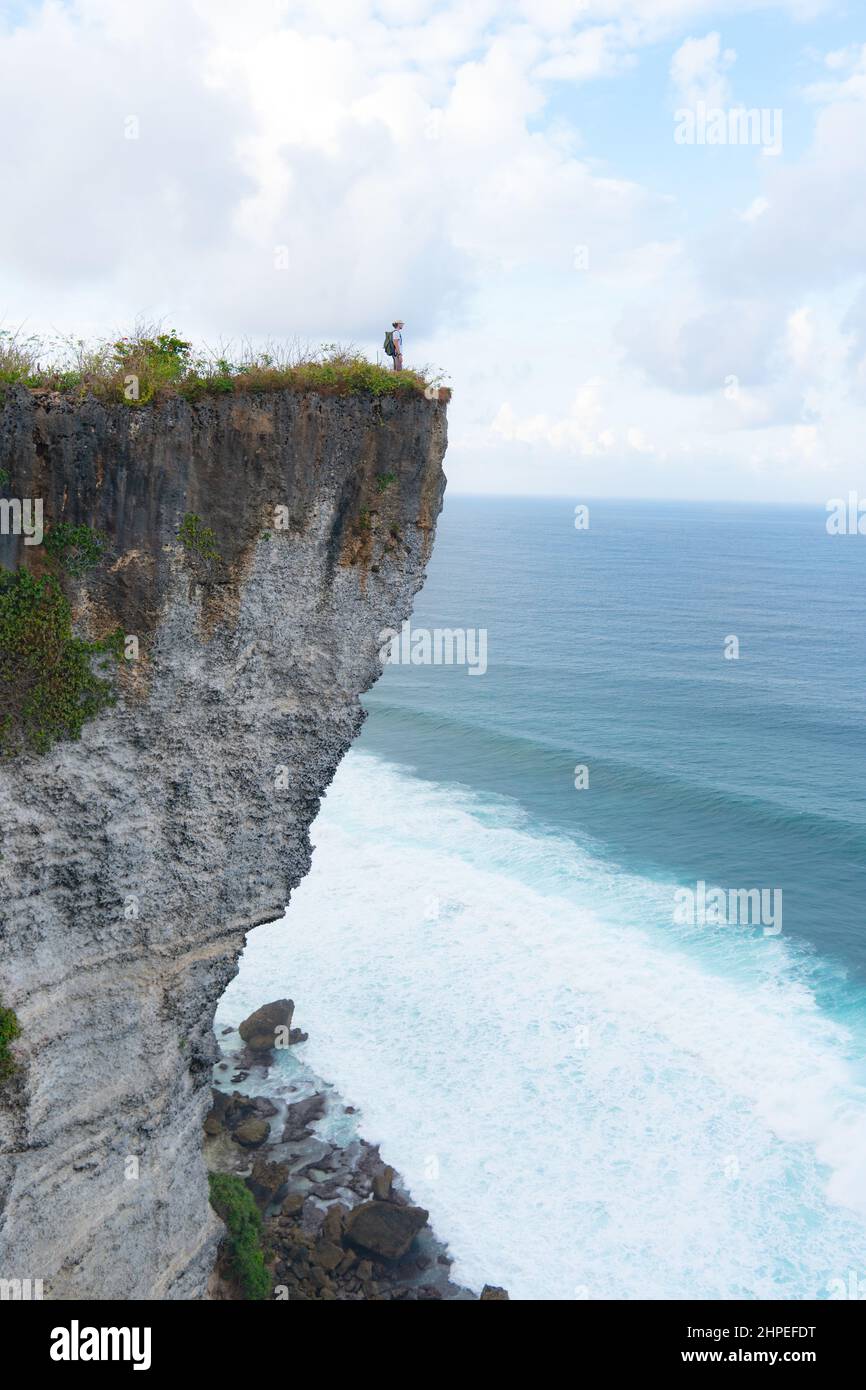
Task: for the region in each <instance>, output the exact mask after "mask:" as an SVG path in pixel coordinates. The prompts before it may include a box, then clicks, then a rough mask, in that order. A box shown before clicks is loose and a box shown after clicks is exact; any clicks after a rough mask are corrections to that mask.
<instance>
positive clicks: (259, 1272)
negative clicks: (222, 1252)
mask: <svg viewBox="0 0 866 1390" xmlns="http://www.w3.org/2000/svg"><path fill="white" fill-rule="evenodd" d="M208 1182H209V1184H210V1200H211V1206H212V1207H213V1209H214V1211H215V1212H216V1213H217V1215H218V1216H220V1217H222V1219H223V1221H224V1222H225V1223H226V1226H227V1227H228V1233H229V1259H230V1261H231V1270H232V1274H233V1275H234V1277H235V1279H237V1281H238V1284H239V1285H240V1287H241V1289H242V1290H243V1293H244V1296H245V1297H246V1298H249V1299H258V1300H261V1299H265V1298H269V1297H270V1294H271V1278H270V1275H269V1274H268V1271H267V1269H266V1268H265V1257H264V1252H263V1249H262V1218H261V1215H260V1214H259V1209H258V1207H257V1206H256V1203H255V1199H254V1198H253V1194H252V1193H251V1192H250V1190H249V1188H248V1187H247V1186H246V1184H245V1183H244V1181H243V1179H242V1178H239V1177H236V1176H235V1174H234V1173H209V1174H208Z"/></svg>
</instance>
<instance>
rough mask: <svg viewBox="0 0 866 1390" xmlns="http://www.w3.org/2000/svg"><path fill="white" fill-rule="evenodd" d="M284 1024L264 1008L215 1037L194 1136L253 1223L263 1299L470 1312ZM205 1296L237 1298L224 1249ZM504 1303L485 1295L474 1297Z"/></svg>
mask: <svg viewBox="0 0 866 1390" xmlns="http://www.w3.org/2000/svg"><path fill="white" fill-rule="evenodd" d="M293 1013H294V1004H293V1003H292V1001H291V1000H290V999H281V1000H276V1001H274V1002H273V1003H271V1004H267V1005H264V1006H263V1007H262V1008H261V1009H258V1010H256V1012H255V1013H254V1014H251V1015H250V1017H249V1018H247V1019H245V1020H244V1021H243V1023H241V1024H240V1027H239V1028H238V1029H237V1030H235V1029H231V1028H229V1029H225V1030H224V1031H223V1035H222V1037H221V1039H220V1044H221V1052H222V1056H221V1059H220V1061H219V1062H218V1063H217V1065H216V1067H215V1069H214V1088H213V1105H212V1108H211V1110H210V1112H209V1114H208V1116H207V1118H206V1120H205V1126H204V1133H205V1139H204V1157H205V1163H206V1165H207V1167H208V1168H209V1169H210V1170H211V1171H212V1172H221V1173H231V1174H234V1175H236V1176H237V1177H239V1178H242V1179H243V1181H244V1182H245V1184H246V1186H247V1188H248V1189H249V1191H250V1192H251V1194H252V1196H253V1198H254V1200H255V1203H256V1206H257V1207H258V1209H259V1211H260V1213H261V1216H262V1223H263V1238H264V1239H263V1244H264V1248H265V1258H266V1264H267V1269H268V1272H269V1277H270V1279H271V1281H272V1293H271V1297H272V1298H274V1299H275V1300H288V1301H292V1300H302V1301H304V1300H311V1299H312V1300H320V1301H326V1302H330V1301H347V1302H366V1301H373V1302H383V1301H391V1300H400V1301H428V1300H433V1301H439V1300H442V1299H450V1300H455V1301H463V1302H468V1301H473V1302H474V1301H476V1300H477V1299H479V1295H478V1294H476V1293H474V1292H473V1291H472V1290H471V1289H467V1288H463V1287H462V1286H460V1285H459V1284H455V1283H453V1282H452V1280H451V1278H450V1266H451V1263H452V1261H451V1257H450V1255H449V1253H448V1250H447V1248H446V1247H445V1246H444V1245H443V1244H442V1242H441V1241H439V1240H438V1239H437V1237H436V1235H435V1234H434V1232H433V1231H432V1229H431V1228H430V1225H429V1222H428V1213H427V1212H426V1211H425V1210H424V1208H423V1207H419V1206H416V1205H414V1203H413V1202H412V1199H411V1195H410V1194H409V1192H408V1191H407V1189H406V1187H405V1185H404V1184H403V1182H402V1180H401V1179H400V1177H399V1175H398V1174H397V1173H395V1171H394V1169H393V1168H391V1167H390V1166H389V1165H388V1164H387V1163H385V1161H384V1160H383V1159H382V1157H381V1155H380V1153H379V1149H378V1146H376V1145H374V1144H370V1143H368V1142H367V1140H365V1139H363V1138H361V1136H360V1135H359V1134H358V1131H357V1119H356V1112H355V1110H354V1108H353V1107H352V1106H351V1105H347V1104H345V1102H344V1101H343V1099H342V1098H341V1097H340V1096H339V1095H338V1094H337V1092H336V1091H335V1090H334V1088H333V1087H332V1086H330V1085H328V1084H327V1083H326V1082H323V1081H322V1080H321V1078H320V1077H318V1076H316V1075H315V1074H314V1073H313V1072H312V1071H311V1070H310V1068H309V1067H308V1066H307V1065H306V1064H305V1062H304V1060H303V1057H302V1054H301V1052H300V1051H299V1048H298V1045H299V1044H300V1043H302V1042H304V1041H306V1037H307V1035H306V1034H305V1033H303V1032H301V1030H300V1029H295V1028H292V1026H291V1025H292V1017H293ZM229 1087H231V1088H232V1089H229ZM208 1292H209V1296H210V1297H211V1298H216V1299H237V1298H242V1297H243V1294H242V1292H241V1291H240V1290H239V1289H238V1287H237V1286H236V1284H235V1282H234V1280H233V1278H232V1274H231V1263H230V1259H229V1257H228V1253H227V1249H226V1247H225V1245H224V1246H223V1248H222V1249H221V1252H220V1256H219V1259H218V1261H217V1266H216V1269H215V1270H214V1274H213V1276H212V1278H211V1283H210V1287H209V1291H208ZM507 1298H508V1294H507V1293H506V1292H505V1291H504V1290H503V1289H500V1288H497V1287H494V1286H491V1285H486V1286H485V1288H484V1289H483V1291H482V1293H481V1294H480V1299H481V1300H482V1301H500V1300H504V1299H507Z"/></svg>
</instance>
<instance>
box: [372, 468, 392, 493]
mask: <svg viewBox="0 0 866 1390" xmlns="http://www.w3.org/2000/svg"><path fill="white" fill-rule="evenodd" d="M396 481H397V474H396V473H380V474H379V475H378V476H377V478H376V488H377V490H378V491H379V492H387V491H388V488H389V487H390V486H391V484H392V483H396Z"/></svg>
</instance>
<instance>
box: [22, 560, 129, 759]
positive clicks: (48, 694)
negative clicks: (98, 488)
mask: <svg viewBox="0 0 866 1390" xmlns="http://www.w3.org/2000/svg"><path fill="white" fill-rule="evenodd" d="M115 642H116V634H113V635H112V637H111V638H108V639H106V641H104V642H85V641H82V639H81V638H78V637H74V636H73V634H72V610H71V608H70V606H69V602H68V600H67V599H66V597H65V596H64V594H63V591H62V590H61V588H60V585H59V584H58V583H57V580H56V579H54V578H52V577H51V576H50V575H47V576H46V577H45V578H44V579H34V577H33V576H32V575H31V574H29V573H28V571H27V570H17V571H15V572H14V573H10V572H9V571H6V570H2V571H0V756H7V757H8V756H10V755H12V754H15V753H19V752H23V751H25V750H27V749H29V750H31V751H33V752H36V753H45V752H46V751H47V750H48V749H49V748H50V747H51V746H52V744H53V743H55V742H56V741H57V740H58V739H61V738H70V739H75V738H78V737H79V735H80V733H81V729H82V726H83V725H84V723H85V721H86V720H87V719H92V718H93V717H94V716H95V715H97V714H99V713H100V711H101V710H103V709H105V707H106V706H107V705H110V704H113V703H114V695H113V693H112V686H111V682H110V681H108V680H104V679H102V678H101V677H100V676H99V675H97V674H95V673H94V671H93V669H92V663H93V658H94V657H95V656H101V657H106V656H107V655H108V653H109V652H114V651H115Z"/></svg>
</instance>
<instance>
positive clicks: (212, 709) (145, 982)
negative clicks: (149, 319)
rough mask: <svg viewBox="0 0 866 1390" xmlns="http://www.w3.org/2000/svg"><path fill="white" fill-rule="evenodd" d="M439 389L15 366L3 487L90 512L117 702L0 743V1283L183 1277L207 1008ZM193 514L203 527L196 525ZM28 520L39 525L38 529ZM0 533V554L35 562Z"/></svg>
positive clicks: (391, 621)
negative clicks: (140, 380)
mask: <svg viewBox="0 0 866 1390" xmlns="http://www.w3.org/2000/svg"><path fill="white" fill-rule="evenodd" d="M445 444H446V418H445V406H444V404H442V403H440V402H439V401H438V400H427V399H425V398H424V397H423V396H422V395H415V396H411V397H402V398H383V399H376V398H374V397H371V396H368V395H350V396H343V397H339V398H337V397H326V396H322V395H316V394H305V393H301V392H291V391H278V392H274V393H271V394H262V395H258V396H255V397H252V396H243V395H227V396H225V397H220V398H215V399H211V400H206V401H202V402H200V403H198V404H195V405H190V404H187V403H186V402H184V401H182V400H178V399H174V400H169V401H166V402H164V403H162V404H156V405H148V406H142V407H130V406H126V405H122V404H117V405H103V404H99V403H98V402H97V401H95V400H93V399H89V400H87V401H84V402H78V403H76V402H73V401H72V400H70V399H68V398H65V397H63V396H59V395H56V394H52V393H50V392H43V393H39V392H30V391H27V390H25V389H23V388H14V389H12V390H10V391H9V392H8V393H7V396H6V399H5V403H4V406H3V409H2V416H0V471H2V472H5V473H7V474H8V475H9V480H10V481H9V483H8V485H7V488H6V495H7V496H14V497H18V498H31V499H39V498H41V499H43V504H44V515H45V525H46V528H50V527H51V526H56V525H57V524H58V523H62V522H68V523H72V524H73V525H76V526H77V525H80V524H86V525H87V526H89V527H91V528H93V530H94V532H95V533H102V534H103V535H104V537H105V538H106V543H105V549H104V553H103V554H102V556H101V558H100V559H99V562H98V563H97V564H96V565H95V566H94V567H93V568H91V569H89V570H87V571H86V572H85V573H84V574H83V575H81V576H80V577H71V576H70V575H69V574H64V575H63V577H62V584H63V588H64V591H65V593H66V595H67V596H68V598H69V600H70V602H71V605H72V613H73V617H74V621H75V631H76V633H77V634H80V635H81V636H83V637H86V638H88V639H93V640H96V639H100V638H104V637H105V636H106V635H107V634H109V633H111V632H114V631H116V630H117V629H118V628H120V629H122V633H123V636H124V640H125V642H126V650H127V653H129V652H130V651H134V650H135V646H136V643H131V644H130V643H129V640H128V639H129V638H130V637H133V638H135V639H137V647H138V654H137V657H136V659H133V660H127V659H122V660H121V661H120V662H117V661H115V666H116V670H115V671H114V672H113V674H112V680H113V682H114V684H115V686H116V690H117V701H116V703H115V704H114V705H113V706H111V707H109V708H107V709H105V710H103V711H102V712H101V713H99V714H98V715H97V716H96V717H95V718H92V719H89V720H87V721H86V722H85V724H84V726H83V729H82V733H81V737H80V739H79V740H78V741H70V740H61V741H59V742H54V743H53V744H52V746H51V747H50V748H49V750H48V751H47V752H45V753H43V754H41V755H37V754H34V753H32V752H27V751H26V750H25V751H24V752H23V753H21V752H17V753H16V754H15V755H14V756H7V757H6V758H4V759H3V760H2V761H0V827H2V828H0V1005H3V1006H5V1007H6V1008H11V1009H14V1011H15V1014H16V1015H17V1018H18V1021H19V1023H20V1028H21V1033H20V1037H19V1038H18V1040H17V1042H16V1043H15V1044H14V1060H15V1067H14V1071H12V1073H11V1075H9V1076H8V1077H7V1078H6V1079H5V1080H3V1081H2V1083H0V1277H2V1278H5V1279H8V1278H30V1279H42V1280H43V1281H44V1287H45V1296H46V1297H51V1298H75V1297H84V1298H121V1299H130V1298H196V1297H200V1296H202V1295H203V1293H204V1291H205V1287H206V1284H207V1279H208V1275H209V1273H210V1271H211V1268H212V1266H213V1262H214V1255H215V1248H216V1243H217V1241H218V1239H219V1236H220V1234H221V1229H222V1228H221V1226H220V1224H219V1223H218V1222H217V1220H216V1218H215V1216H214V1215H213V1213H212V1212H211V1210H210V1208H209V1205H208V1199H207V1183H206V1176H205V1170H204V1165H203V1161H202V1156H201V1147H202V1122H203V1119H204V1116H205V1113H206V1110H207V1108H208V1104H209V1097H210V1091H209V1085H210V1076H211V1066H212V1063H213V1060H214V1057H215V1055H216V1049H215V1042H214V1038H213V1032H212V1026H211V1025H212V1018H213V1013H214V1009H215V1006H216V1003H217V1000H218V998H219V996H220V994H221V993H222V991H223V989H224V988H225V986H226V984H227V982H228V980H229V979H230V978H231V977H232V976H233V974H234V973H235V971H236V969H237V959H238V955H239V953H240V951H241V950H242V948H243V945H244V938H245V934H246V933H247V932H248V931H249V930H250V929H251V928H252V927H254V926H256V925H258V924H260V923H262V922H267V921H271V920H273V919H275V918H278V917H280V916H281V915H282V913H283V911H284V909H285V904H286V903H287V901H288V899H289V895H290V892H291V890H292V888H293V887H294V886H295V885H296V884H297V883H298V881H299V880H300V879H301V878H302V877H303V875H304V874H305V873H306V871H307V868H308V866H309V860H310V847H309V839H308V828H309V825H310V823H311V821H312V819H313V818H314V816H315V814H316V811H317V809H318V806H319V799H320V797H321V795H322V793H323V791H324V790H325V788H326V787H327V785H328V783H329V782H330V780H331V778H332V776H333V774H334V771H335V769H336V766H337V764H338V762H339V760H340V758H341V757H342V756H343V754H344V753H345V752H346V750H347V748H348V747H349V745H350V743H351V741H352V739H353V738H354V737H355V735H356V734H357V732H358V729H359V727H360V723H361V719H362V712H361V708H360V704H359V699H358V697H359V694H360V693H361V692H362V691H364V690H365V689H367V688H368V687H369V686H370V685H371V684H372V682H373V681H374V680H375V678H376V676H377V675H378V673H379V670H380V665H379V658H378V647H379V643H378V640H377V639H378V635H379V633H380V632H381V630H382V629H383V628H386V627H395V626H399V624H400V622H401V621H402V620H404V619H405V618H406V617H407V616H408V614H409V612H410V608H411V603H412V598H413V595H414V594H415V592H416V591H417V589H418V588H419V586H420V584H421V582H422V580H423V575H424V566H425V562H426V559H427V557H428V554H429V551H430V547H431V544H432V540H433V533H434V526H435V521H436V517H437V515H438V513H439V509H440V506H441V499H442V492H443V489H444V476H443V473H442V469H441V463H442V458H443V455H444V452H445ZM211 533H212V534H211ZM48 534H50V530H49V533H48ZM24 542H25V538H24V536H22V535H18V536H15V535H4V536H0V561H2V564H3V566H4V567H5V568H6V569H7V570H12V569H15V567H16V566H19V565H20V566H26V567H27V568H28V569H29V570H30V571H32V572H33V573H34V575H36V576H39V575H41V574H43V573H46V572H48V571H49V570H52V571H53V572H56V571H57V565H56V560H53V559H52V558H51V555H50V553H49V549H48V547H47V546H46V545H45V544H42V545H26V544H25V543H24Z"/></svg>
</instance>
